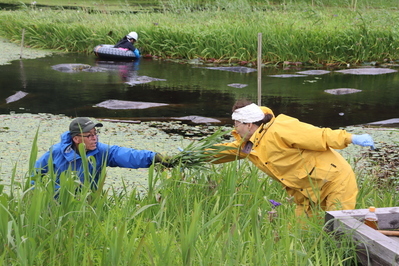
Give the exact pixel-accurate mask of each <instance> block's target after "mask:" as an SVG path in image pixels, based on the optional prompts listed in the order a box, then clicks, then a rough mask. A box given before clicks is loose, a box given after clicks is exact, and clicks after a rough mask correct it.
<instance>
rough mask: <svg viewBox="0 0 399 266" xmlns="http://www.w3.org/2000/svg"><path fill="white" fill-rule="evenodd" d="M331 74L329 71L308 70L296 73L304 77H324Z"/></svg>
mask: <svg viewBox="0 0 399 266" xmlns="http://www.w3.org/2000/svg"><path fill="white" fill-rule="evenodd" d="M330 72H331V71H327V70H306V71H299V72H296V73H298V74H303V75H324V74H327V73H330Z"/></svg>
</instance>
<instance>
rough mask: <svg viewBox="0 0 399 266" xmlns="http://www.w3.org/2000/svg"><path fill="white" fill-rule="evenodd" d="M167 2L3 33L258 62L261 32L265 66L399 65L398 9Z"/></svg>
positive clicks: (42, 13)
mask: <svg viewBox="0 0 399 266" xmlns="http://www.w3.org/2000/svg"><path fill="white" fill-rule="evenodd" d="M319 2H320V3H321V1H319ZM323 2H324V1H323ZM346 2H347V1H346ZM167 3H168V4H169V6H168V7H167V8H166V7H165V12H163V13H159V12H158V13H156V12H154V13H144V12H142V13H136V14H132V13H130V12H127V11H126V12H118V13H112V12H106V11H101V10H100V11H91V10H90V12H89V11H88V10H85V9H84V8H82V9H80V10H74V11H71V10H63V9H60V10H50V9H43V10H38V9H35V10H32V9H29V8H27V9H25V10H17V11H7V12H0V25H1V28H0V29H1V30H0V34H1V35H2V36H4V37H6V38H8V39H10V40H12V41H14V42H17V43H19V42H21V38H22V29H25V40H24V43H25V44H26V45H28V46H31V47H36V48H46V49H57V50H61V51H68V52H82V53H91V52H92V50H93V48H94V46H96V45H98V44H101V43H116V42H117V41H118V40H119V39H120V38H122V37H123V36H125V35H126V33H127V32H130V31H132V30H134V31H137V32H138V33H139V41H138V43H137V47H138V48H139V49H140V50H141V52H142V54H144V55H146V54H149V55H152V56H159V57H165V58H186V59H192V58H202V59H205V60H212V61H215V60H216V61H226V60H227V61H230V62H236V61H251V62H254V61H256V60H257V56H258V55H257V51H258V50H257V37H258V33H262V36H263V39H262V44H263V45H262V61H263V62H264V63H281V62H284V61H291V62H305V63H310V64H327V63H342V64H348V63H350V64H356V63H359V62H364V61H379V62H386V61H391V60H395V59H398V58H399V49H398V47H399V41H398V40H399V38H398V36H399V28H398V25H399V23H398V20H399V16H398V15H397V12H396V11H395V10H396V9H395V8H394V6H393V7H392V8H388V7H387V8H385V9H381V8H379V9H374V8H373V9H372V8H365V7H361V6H360V3H357V4H356V5H357V7H356V11H354V10H353V9H352V8H347V7H344V6H337V5H332V4H331V6H330V5H327V4H326V5H327V7H326V6H324V5H323V6H321V4H320V3H319V4H320V5H315V4H314V3H313V5H312V4H310V3H309V2H307V1H299V0H298V1H285V5H284V8H283V7H281V6H280V5H276V4H272V3H270V5H266V6H263V7H259V6H258V5H256V4H254V3H252V2H247V1H237V2H234V4H232V3H231V1H226V2H223V1H220V2H217V3H215V4H214V5H211V3H209V2H204V3H203V5H204V6H206V8H205V10H204V11H201V10H198V9H195V10H193V9H192V8H188V7H186V6H187V5H189V6H190V5H191V4H190V3H192V2H190V1H182V2H181V3H182V5H179V4H178V3H177V2H176V3H175V2H172V1H170V2H167ZM273 3H274V2H273ZM184 4H185V5H184ZM192 4H193V5H194V4H196V3H192ZM353 4H354V3H353ZM353 4H352V5H353ZM370 4H371V3H370ZM391 4H392V5H394V3H393V2H391ZM26 18H29V19H26Z"/></svg>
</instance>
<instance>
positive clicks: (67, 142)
mask: <svg viewBox="0 0 399 266" xmlns="http://www.w3.org/2000/svg"><path fill="white" fill-rule="evenodd" d="M102 126H103V124H101V123H94V122H93V121H92V120H90V119H89V118H87V117H78V118H75V119H74V120H73V121H72V122H71V123H70V125H69V131H66V132H64V133H63V134H62V135H61V141H60V142H59V143H57V144H55V145H53V146H52V147H51V148H50V150H49V151H47V152H46V153H45V154H43V155H42V156H41V157H40V158H39V159H38V160H37V161H36V163H35V170H36V173H38V174H41V175H44V174H46V173H47V172H48V171H49V160H50V157H51V160H52V164H53V165H52V167H53V169H54V172H55V173H56V175H57V179H56V181H55V183H56V189H58V188H59V185H60V180H59V177H60V174H61V173H62V172H64V171H66V170H68V169H70V170H72V171H74V172H75V173H76V175H77V176H78V177H79V178H80V181H81V182H82V183H84V181H85V180H84V178H85V175H84V169H83V166H82V156H86V157H87V158H88V162H89V163H88V169H89V171H88V172H89V173H90V179H91V180H89V181H90V183H91V186H92V188H94V189H96V188H97V183H98V180H99V177H100V173H101V170H102V168H103V167H105V166H109V167H124V168H132V169H137V168H148V167H150V166H151V165H152V164H153V162H154V163H161V164H163V165H165V166H167V167H171V165H169V164H168V163H167V162H166V161H165V158H164V157H163V156H162V155H160V154H158V153H156V152H153V151H148V150H136V149H132V148H126V147H120V146H117V145H107V144H104V143H101V142H98V131H97V128H98V127H102ZM79 144H83V145H84V147H85V154H84V155H83V154H80V152H79V148H78V147H79Z"/></svg>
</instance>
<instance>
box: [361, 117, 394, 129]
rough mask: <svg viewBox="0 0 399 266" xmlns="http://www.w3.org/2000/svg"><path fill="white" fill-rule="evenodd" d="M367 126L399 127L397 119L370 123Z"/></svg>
mask: <svg viewBox="0 0 399 266" xmlns="http://www.w3.org/2000/svg"><path fill="white" fill-rule="evenodd" d="M367 125H372V126H389V127H399V118H392V119H387V120H382V121H377V122H372V123H368V124H367Z"/></svg>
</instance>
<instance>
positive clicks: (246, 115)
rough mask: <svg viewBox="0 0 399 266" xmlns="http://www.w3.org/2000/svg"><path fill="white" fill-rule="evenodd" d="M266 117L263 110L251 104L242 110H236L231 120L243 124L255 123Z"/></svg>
mask: <svg viewBox="0 0 399 266" xmlns="http://www.w3.org/2000/svg"><path fill="white" fill-rule="evenodd" d="M264 117H265V114H264V113H263V111H262V109H260V107H259V106H257V105H256V104H254V103H251V104H249V105H247V106H244V107H242V108H238V109H236V110H235V111H234V112H233V114H232V115H231V118H232V119H233V120H236V121H239V122H241V123H254V122H258V121H260V120H262V119H263V118H264Z"/></svg>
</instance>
